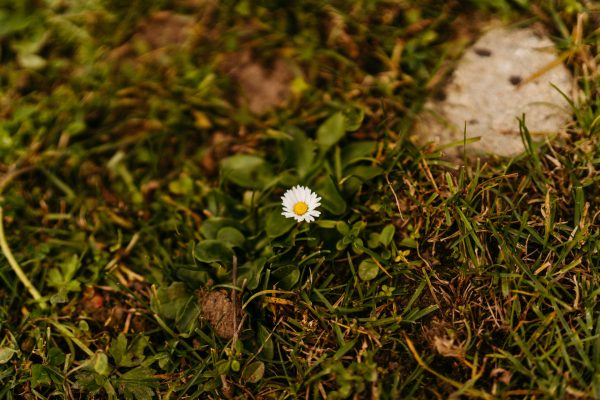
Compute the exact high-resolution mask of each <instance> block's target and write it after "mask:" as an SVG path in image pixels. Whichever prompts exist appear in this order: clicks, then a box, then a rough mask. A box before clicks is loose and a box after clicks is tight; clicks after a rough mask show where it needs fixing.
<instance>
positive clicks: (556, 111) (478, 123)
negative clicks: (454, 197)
mask: <svg viewBox="0 0 600 400" xmlns="http://www.w3.org/2000/svg"><path fill="white" fill-rule="evenodd" d="M553 62H554V63H555V65H553V66H552V68H549V69H548V67H549V66H551V65H552V63H553ZM545 69H547V70H545ZM542 71H545V72H544V73H541V74H539V75H538V73H540V72H542ZM531 78H534V79H531ZM552 85H554V86H556V88H558V89H559V90H560V91H562V92H563V93H565V94H566V95H567V96H569V97H572V96H573V92H574V90H575V84H574V80H573V77H572V76H571V74H570V72H569V71H568V70H567V68H566V67H565V66H564V65H563V63H562V62H560V61H558V56H557V52H556V49H555V47H554V44H553V43H552V41H551V40H550V39H549V38H547V37H546V36H543V35H541V34H540V33H538V32H537V31H534V30H533V29H531V28H527V29H507V28H500V29H494V30H491V31H489V32H488V33H486V34H485V35H483V36H482V37H481V38H480V39H479V40H478V41H477V42H476V43H475V44H474V45H473V46H472V47H470V48H469V49H468V50H467V51H466V52H465V54H464V55H463V58H462V59H461V60H460V61H459V63H458V66H457V68H456V71H455V72H454V74H453V76H452V78H451V80H450V83H449V84H448V85H447V87H446V88H445V90H444V92H443V93H444V94H445V96H443V97H444V99H443V100H438V101H434V100H431V101H428V102H427V104H426V105H425V110H424V111H423V112H422V113H421V115H420V117H419V118H418V120H417V122H416V126H415V133H416V135H417V140H418V141H421V142H427V141H433V142H436V143H438V144H447V143H450V142H453V141H457V140H463V138H464V130H465V123H466V136H467V138H473V137H478V136H479V137H481V139H480V140H479V141H477V142H475V143H471V144H468V145H467V155H468V156H480V155H487V154H495V155H498V156H514V155H517V154H519V153H521V152H522V151H523V150H524V147H523V143H522V140H521V136H520V134H519V122H518V120H517V118H520V117H521V116H522V115H523V114H525V121H526V125H527V128H528V129H529V131H530V132H531V134H532V136H533V138H534V140H540V139H543V138H544V137H545V136H547V135H551V134H554V133H557V132H559V131H561V130H562V129H564V128H565V126H566V125H567V124H568V123H569V121H571V118H572V117H571V110H570V107H569V104H568V102H567V101H566V100H565V98H564V97H563V96H562V95H561V94H560V92H559V91H558V90H557V89H556V88H554V87H553V86H552ZM462 150H463V149H462V146H460V147H454V148H451V149H448V150H446V151H445V154H446V155H448V156H451V157H452V156H458V155H460V154H462Z"/></svg>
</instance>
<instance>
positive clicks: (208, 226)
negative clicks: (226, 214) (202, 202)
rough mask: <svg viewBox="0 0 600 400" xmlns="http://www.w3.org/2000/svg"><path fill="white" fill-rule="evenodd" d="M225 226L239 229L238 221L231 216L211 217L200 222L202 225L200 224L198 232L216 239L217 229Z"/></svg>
mask: <svg viewBox="0 0 600 400" xmlns="http://www.w3.org/2000/svg"><path fill="white" fill-rule="evenodd" d="M227 226H230V227H233V228H236V229H238V230H239V229H240V223H239V221H236V220H235V219H233V218H221V217H213V218H209V219H207V220H206V221H203V222H202V225H200V233H202V235H203V236H204V237H205V238H206V239H216V238H217V235H218V233H219V231H220V230H221V229H222V228H224V227H227Z"/></svg>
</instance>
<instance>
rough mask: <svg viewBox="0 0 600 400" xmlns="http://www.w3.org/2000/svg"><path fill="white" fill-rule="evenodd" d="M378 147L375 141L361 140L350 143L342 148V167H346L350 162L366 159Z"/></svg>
mask: <svg viewBox="0 0 600 400" xmlns="http://www.w3.org/2000/svg"><path fill="white" fill-rule="evenodd" d="M376 147H377V142H375V141H360V142H352V143H348V144H347V145H345V146H344V148H343V149H342V167H343V168H346V167H347V166H349V165H350V164H353V163H355V162H358V161H361V160H364V159H365V158H367V157H370V156H371V155H372V154H373V153H374V152H375V149H376Z"/></svg>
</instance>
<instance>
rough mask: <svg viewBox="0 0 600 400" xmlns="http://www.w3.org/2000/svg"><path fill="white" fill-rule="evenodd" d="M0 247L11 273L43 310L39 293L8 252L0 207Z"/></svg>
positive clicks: (43, 302)
mask: <svg viewBox="0 0 600 400" xmlns="http://www.w3.org/2000/svg"><path fill="white" fill-rule="evenodd" d="M0 247H1V248H2V253H3V254H4V256H5V257H6V259H7V260H8V263H9V264H10V266H11V268H12V269H13V271H15V274H17V277H18V278H19V280H20V281H21V283H23V286H25V287H26V288H27V290H28V291H29V293H30V294H31V297H33V299H34V300H35V301H37V302H39V304H40V308H42V309H45V308H46V302H45V301H44V300H43V299H42V296H41V295H40V292H38V290H37V289H36V288H35V286H33V284H32V283H31V281H30V280H29V278H27V275H25V273H24V272H23V270H22V269H21V267H20V266H19V264H18V263H17V260H15V257H14V256H13V254H12V252H11V251H10V247H8V243H7V242H6V237H5V236H4V216H3V209H2V207H0Z"/></svg>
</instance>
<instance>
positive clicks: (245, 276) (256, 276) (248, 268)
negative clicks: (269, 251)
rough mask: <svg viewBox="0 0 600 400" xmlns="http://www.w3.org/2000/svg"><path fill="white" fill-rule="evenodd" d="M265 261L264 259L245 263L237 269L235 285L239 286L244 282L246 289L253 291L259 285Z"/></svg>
mask: <svg viewBox="0 0 600 400" xmlns="http://www.w3.org/2000/svg"><path fill="white" fill-rule="evenodd" d="M265 263H266V259H265V258H264V257H260V258H257V259H256V260H251V261H247V262H246V263H244V264H243V265H242V266H241V267H239V268H238V276H237V285H238V286H241V285H242V284H243V283H244V280H246V288H248V289H250V290H254V289H256V288H257V287H258V284H259V283H260V276H261V273H262V270H263V268H264V267H265Z"/></svg>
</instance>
